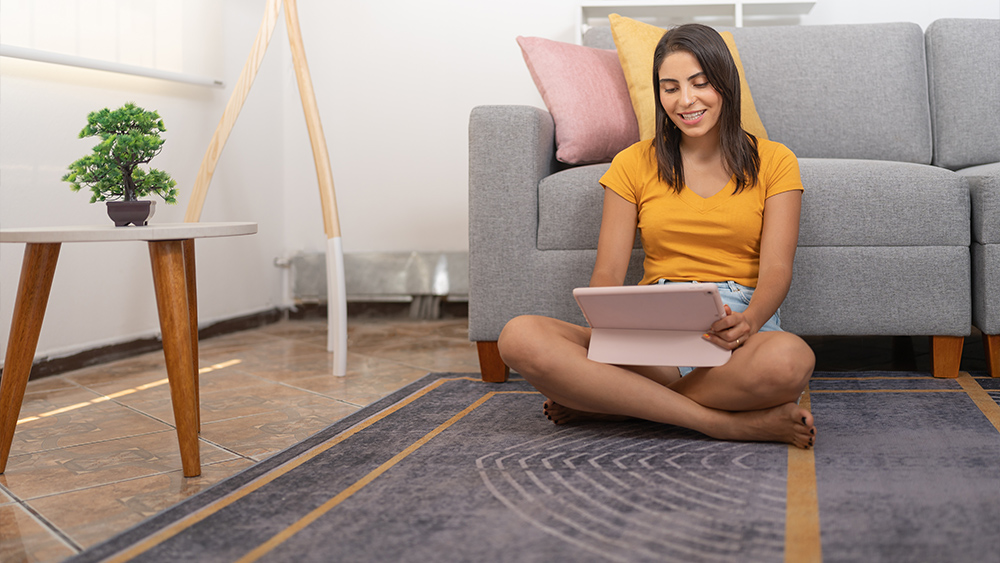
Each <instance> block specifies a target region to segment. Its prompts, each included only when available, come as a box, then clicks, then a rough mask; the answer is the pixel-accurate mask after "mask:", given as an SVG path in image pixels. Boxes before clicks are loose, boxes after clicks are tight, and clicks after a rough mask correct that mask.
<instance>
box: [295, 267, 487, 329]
mask: <svg viewBox="0 0 1000 563" xmlns="http://www.w3.org/2000/svg"><path fill="white" fill-rule="evenodd" d="M287 265H288V267H290V269H291V289H292V298H293V299H294V300H295V302H297V303H325V302H326V299H327V297H326V296H327V292H326V254H324V253H318V252H317V253H309V254H297V255H295V256H293V257H292V258H291V259H289V260H288V261H287ZM344 274H345V280H344V281H345V284H346V286H347V300H348V301H353V302H378V301H382V302H407V303H410V316H411V317H415V318H424V319H427V318H437V317H438V316H439V313H440V305H441V301H442V300H443V299H447V300H448V301H468V300H469V254H468V253H467V252H408V253H407V252H359V253H350V254H345V255H344Z"/></svg>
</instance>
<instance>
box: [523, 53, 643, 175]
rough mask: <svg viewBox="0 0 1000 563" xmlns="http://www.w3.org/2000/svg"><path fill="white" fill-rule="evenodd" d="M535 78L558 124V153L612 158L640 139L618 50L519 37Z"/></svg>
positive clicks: (576, 160) (583, 159)
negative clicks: (617, 53)
mask: <svg viewBox="0 0 1000 563" xmlns="http://www.w3.org/2000/svg"><path fill="white" fill-rule="evenodd" d="M517 43H518V45H520V47H521V52H522V54H523V55H524V62H525V63H527V65H528V71H529V72H530V73H531V78H532V79H533V80H534V81H535V86H537V87H538V92H539V93H540V94H541V95H542V100H543V101H544V102H545V107H547V108H548V110H549V113H551V114H552V120H553V121H554V122H555V126H556V158H557V159H558V160H560V161H562V162H565V163H568V164H589V163H594V162H611V159H612V158H614V156H615V155H616V154H618V152H619V151H621V150H622V149H624V148H626V147H628V146H629V145H631V144H632V143H635V142H636V141H638V140H639V127H638V125H637V123H636V119H635V113H633V111H632V103H631V101H630V99H629V95H628V86H627V85H626V83H625V75H624V74H623V73H622V69H621V64H620V63H619V62H618V56H617V55H616V54H615V52H614V51H613V50H605V49H594V48H591V47H584V46H580V45H571V44H569V43H560V42H558V41H551V40H548V39H542V38H540V37H518V38H517Z"/></svg>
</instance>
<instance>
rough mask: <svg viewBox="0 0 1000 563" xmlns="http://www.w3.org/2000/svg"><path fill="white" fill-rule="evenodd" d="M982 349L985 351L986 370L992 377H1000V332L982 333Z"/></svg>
mask: <svg viewBox="0 0 1000 563" xmlns="http://www.w3.org/2000/svg"><path fill="white" fill-rule="evenodd" d="M983 349H984V350H985V351H986V370H987V371H988V372H989V373H990V375H991V376H993V377H1000V334H986V333H983Z"/></svg>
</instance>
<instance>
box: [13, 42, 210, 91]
mask: <svg viewBox="0 0 1000 563" xmlns="http://www.w3.org/2000/svg"><path fill="white" fill-rule="evenodd" d="M0 57H12V58H15V59H25V60H29V61H38V62H42V63H51V64H57V65H65V66H75V67H80V68H89V69H93V70H103V71H107V72H117V73H119V74H131V75H133V76H145V77H147V78H157V79H160V80H170V81H173V82H184V83H187V84H196V85H198V86H210V87H213V88H222V87H223V86H224V85H223V83H222V81H221V80H217V79H214V78H207V77H204V76H194V75H191V74H182V73H179V72H170V71H166V70H159V69H156V68H149V67H145V66H137V65H128V64H123V63H117V62H112V61H103V60H99V59H88V58H85V57H78V56H76V55H66V54H63V53H54V52H52V51H40V50H38V49H29V48H27V47H18V46H16V45H0Z"/></svg>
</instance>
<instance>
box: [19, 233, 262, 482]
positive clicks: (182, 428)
mask: <svg viewBox="0 0 1000 563" xmlns="http://www.w3.org/2000/svg"><path fill="white" fill-rule="evenodd" d="M256 232H257V224H256V223H173V224H155V225H148V226H143V227H115V226H113V225H107V226H104V225H102V226H83V227H51V228H25V229H0V242H23V243H26V245H25V249H24V261H23V263H22V264H21V280H20V282H19V284H18V288H17V300H16V302H15V303H14V317H13V320H12V322H11V326H10V336H9V338H8V340H7V357H6V360H5V362H4V368H3V379H0V473H3V471H4V470H5V469H6V467H7V458H8V456H9V455H10V446H11V443H12V442H13V440H14V427H15V426H16V425H17V416H18V413H19V412H20V411H21V402H22V401H23V400H24V392H25V389H26V387H27V385H28V375H29V374H30V372H31V363H32V361H33V360H34V357H35V348H36V347H37V345H38V335H39V333H40V332H41V329H42V318H43V317H44V316H45V305H46V304H47V302H48V299H49V290H50V289H51V287H52V278H53V275H54V274H55V270H56V261H57V259H58V258H59V249H60V247H61V245H62V243H64V242H117V241H145V242H147V243H148V244H149V258H150V262H151V263H152V267H153V286H154V288H155V290H156V306H157V310H158V311H159V316H160V330H161V331H162V332H163V354H164V357H165V358H166V364H167V378H168V380H169V382H170V400H171V403H172V404H173V409H174V419H175V421H176V424H177V441H178V443H179V444H180V450H181V464H182V465H183V468H184V476H185V477H196V476H198V475H200V474H201V458H200V455H199V452H198V432H199V430H200V426H201V420H200V419H201V417H200V415H199V401H198V297H197V285H196V283H195V261H194V239H196V238H207V237H230V236H238V235H252V234H254V233H256Z"/></svg>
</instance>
